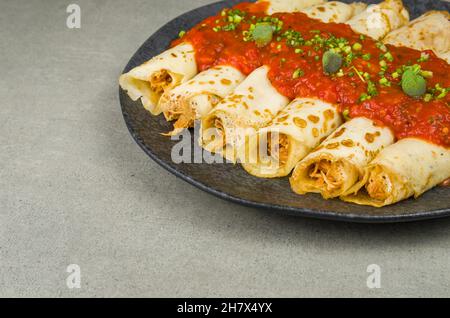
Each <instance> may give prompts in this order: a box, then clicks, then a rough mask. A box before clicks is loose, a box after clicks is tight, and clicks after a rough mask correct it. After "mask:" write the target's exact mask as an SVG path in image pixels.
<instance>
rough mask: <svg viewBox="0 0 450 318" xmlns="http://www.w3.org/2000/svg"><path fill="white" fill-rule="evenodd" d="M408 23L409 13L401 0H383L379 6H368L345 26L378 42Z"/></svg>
mask: <svg viewBox="0 0 450 318" xmlns="http://www.w3.org/2000/svg"><path fill="white" fill-rule="evenodd" d="M408 22H409V13H408V11H407V10H406V9H405V7H404V6H403V3H402V1H401V0H385V1H383V2H381V3H379V4H374V5H369V6H368V7H367V9H366V10H364V11H363V12H362V13H360V14H358V15H356V16H355V17H353V18H352V19H351V20H350V21H348V22H347V24H349V25H350V27H351V28H352V29H353V30H354V31H355V32H358V33H361V34H364V35H367V36H370V37H372V38H373V39H375V40H380V39H382V38H384V37H385V36H386V35H387V34H388V33H390V32H391V31H393V30H395V29H398V28H400V27H402V26H404V25H406V24H407V23H408Z"/></svg>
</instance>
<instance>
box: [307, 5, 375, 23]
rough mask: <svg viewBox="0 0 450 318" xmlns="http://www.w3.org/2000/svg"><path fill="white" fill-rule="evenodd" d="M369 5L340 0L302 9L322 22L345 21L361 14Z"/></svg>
mask: <svg viewBox="0 0 450 318" xmlns="http://www.w3.org/2000/svg"><path fill="white" fill-rule="evenodd" d="M366 7H367V4H365V3H362V2H355V3H352V4H347V3H343V2H339V1H330V2H326V3H323V4H318V5H315V6H312V7H309V8H306V9H302V10H300V11H301V12H303V13H305V14H306V15H307V16H308V17H310V18H312V19H318V20H320V21H322V22H325V23H329V22H334V23H344V22H346V21H348V20H349V19H350V18H351V17H353V16H355V15H358V14H360V13H361V12H363V11H364V9H365V8H366Z"/></svg>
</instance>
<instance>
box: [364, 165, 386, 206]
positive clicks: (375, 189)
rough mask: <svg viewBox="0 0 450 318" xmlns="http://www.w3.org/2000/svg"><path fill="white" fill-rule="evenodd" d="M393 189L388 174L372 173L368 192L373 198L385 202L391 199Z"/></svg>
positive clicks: (367, 187)
mask: <svg viewBox="0 0 450 318" xmlns="http://www.w3.org/2000/svg"><path fill="white" fill-rule="evenodd" d="M391 189H392V187H391V180H390V178H389V176H388V175H387V174H385V173H383V172H380V173H376V172H373V171H372V172H371V173H370V177H369V180H368V182H367V184H366V190H367V193H368V194H369V196H370V197H371V198H373V199H376V200H382V201H385V200H386V199H387V198H388V197H389V195H390V192H391Z"/></svg>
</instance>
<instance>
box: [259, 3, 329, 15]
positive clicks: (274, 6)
mask: <svg viewBox="0 0 450 318" xmlns="http://www.w3.org/2000/svg"><path fill="white" fill-rule="evenodd" d="M326 1H327V0H259V1H258V2H268V4H269V6H268V9H267V14H274V13H279V12H298V11H300V10H301V9H305V8H308V7H311V6H313V5H316V4H321V3H324V2H326Z"/></svg>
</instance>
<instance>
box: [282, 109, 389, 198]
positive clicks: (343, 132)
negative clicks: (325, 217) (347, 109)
mask: <svg viewBox="0 0 450 318" xmlns="http://www.w3.org/2000/svg"><path fill="white" fill-rule="evenodd" d="M393 142H394V135H393V133H392V132H391V130H390V129H389V128H387V127H381V126H377V125H375V124H374V122H373V121H372V120H369V119H366V118H362V117H360V118H354V119H352V120H350V121H348V122H347V123H345V124H344V125H342V126H341V127H340V128H338V130H337V131H336V132H335V133H334V134H332V135H331V136H330V137H328V138H327V139H326V140H325V141H324V142H323V143H322V144H321V145H320V146H319V147H318V148H317V149H315V151H314V152H312V153H311V154H309V155H308V156H307V157H306V158H305V159H303V160H302V161H300V162H299V164H298V165H297V166H296V167H295V170H294V173H293V175H292V177H291V179H290V182H291V186H292V189H293V190H294V192H296V193H298V194H306V193H311V192H312V193H320V194H322V196H323V197H324V198H325V199H330V198H335V197H339V196H341V195H345V194H347V193H348V191H349V190H350V189H351V188H352V187H353V186H354V185H355V184H356V183H357V182H358V181H359V180H360V179H362V177H363V176H364V168H365V167H366V166H367V164H368V163H369V162H370V161H372V159H373V158H374V157H375V156H376V155H377V154H378V153H379V152H380V151H381V150H382V149H383V148H385V147H387V146H389V145H391V144H392V143H393Z"/></svg>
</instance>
